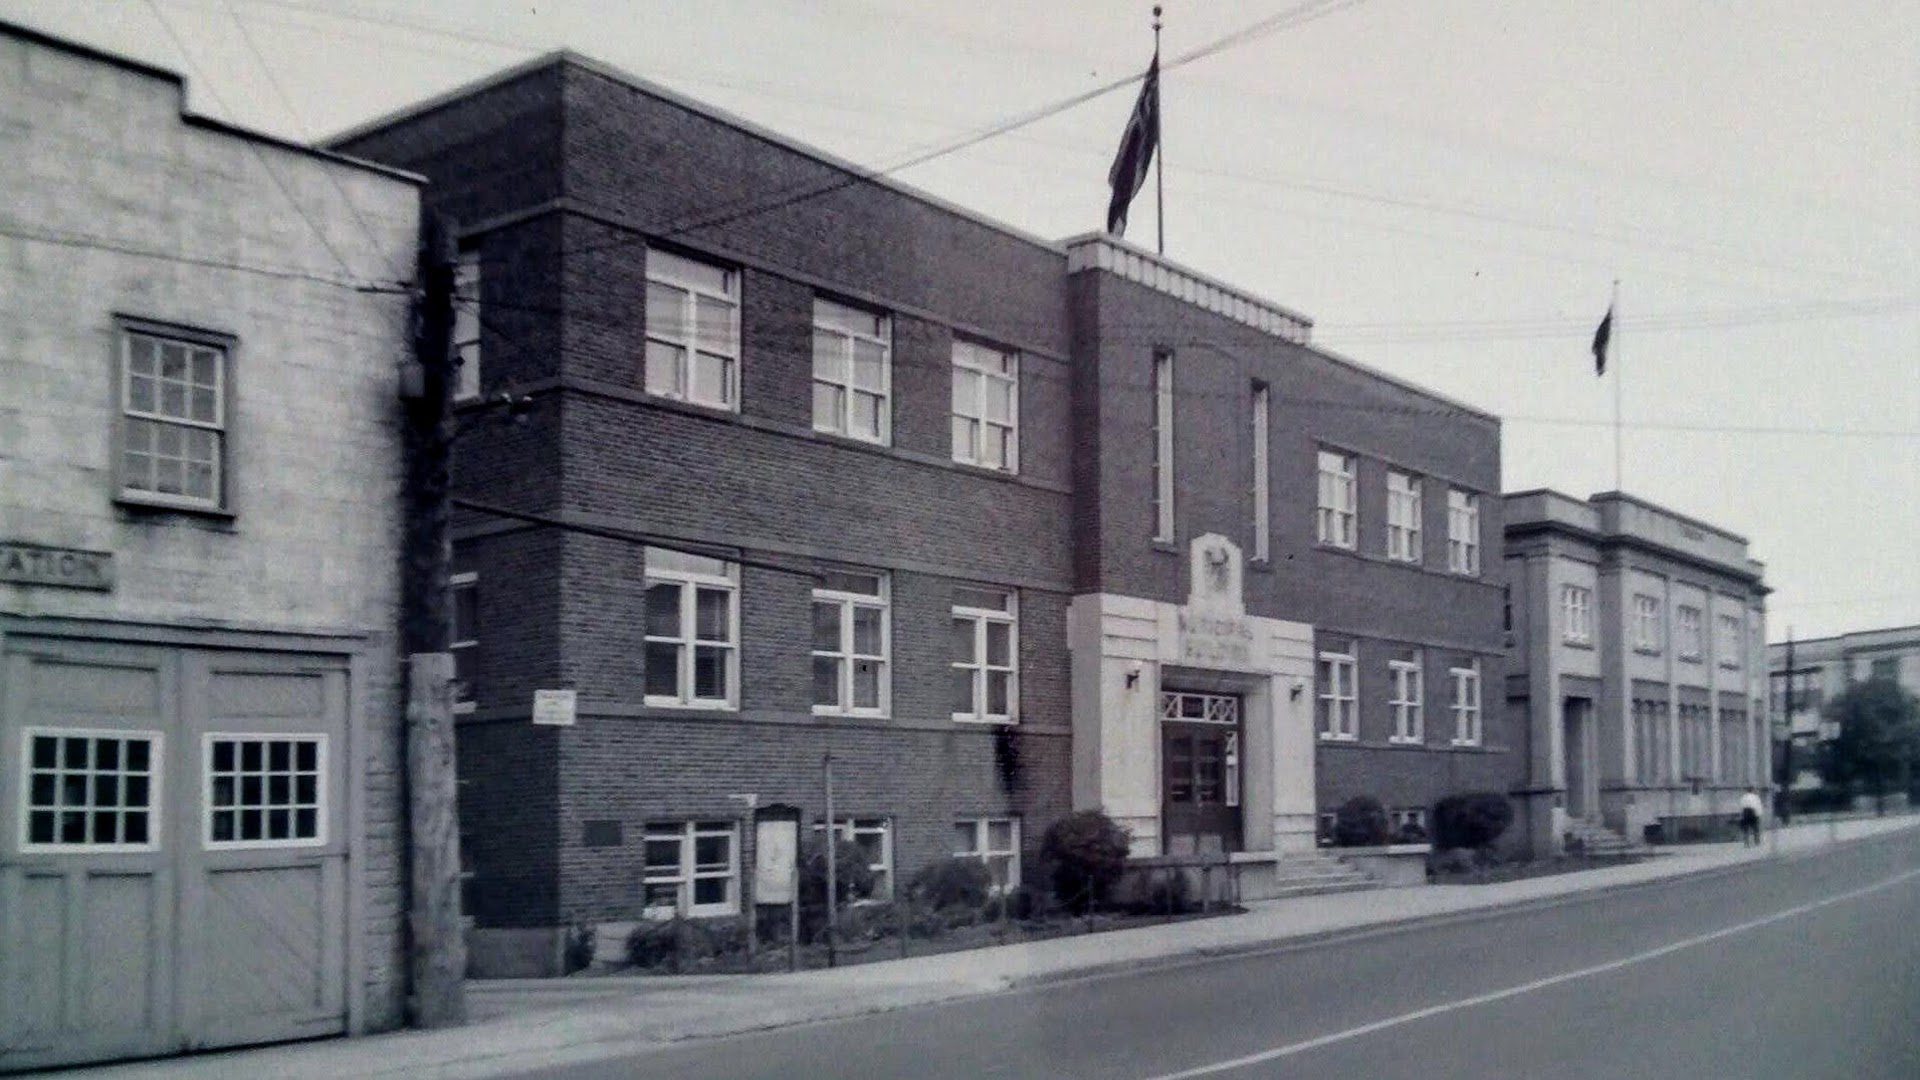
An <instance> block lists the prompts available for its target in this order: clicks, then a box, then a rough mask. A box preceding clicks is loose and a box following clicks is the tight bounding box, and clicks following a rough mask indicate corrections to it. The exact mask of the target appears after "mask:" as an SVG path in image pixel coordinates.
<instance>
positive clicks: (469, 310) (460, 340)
mask: <svg viewBox="0 0 1920 1080" xmlns="http://www.w3.org/2000/svg"><path fill="white" fill-rule="evenodd" d="M453 355H454V359H455V361H456V366H455V367H454V369H453V385H452V386H450V387H449V388H448V393H450V394H451V395H452V396H453V400H455V401H469V400H471V399H473V398H477V397H479V396H480V252H479V251H477V250H474V249H471V248H469V249H468V250H466V251H462V252H461V253H460V260H459V261H458V262H456V263H455V264H454V267H453Z"/></svg>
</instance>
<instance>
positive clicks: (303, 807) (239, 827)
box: [205, 734, 327, 848]
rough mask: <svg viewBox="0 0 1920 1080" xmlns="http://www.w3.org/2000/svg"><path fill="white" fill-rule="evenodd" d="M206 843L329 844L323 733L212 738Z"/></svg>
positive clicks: (208, 740)
mask: <svg viewBox="0 0 1920 1080" xmlns="http://www.w3.org/2000/svg"><path fill="white" fill-rule="evenodd" d="M206 753H207V775H206V794H205V798H206V805H207V820H206V835H205V841H206V845H207V846H208V847H210V848H214V847H219V848H227V847H310V846H315V845H319V844H324V843H326V842H327V835H326V832H327V807H326V784H325V782H324V780H323V777H325V776H326V774H327V738H326V736H324V735H224V734H223V735H208V736H207V737H206Z"/></svg>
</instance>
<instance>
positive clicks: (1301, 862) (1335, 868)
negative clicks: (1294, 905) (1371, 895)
mask: <svg viewBox="0 0 1920 1080" xmlns="http://www.w3.org/2000/svg"><path fill="white" fill-rule="evenodd" d="M1274 872H1275V874H1276V877H1275V881H1274V891H1273V894H1272V897H1271V898H1272V899H1275V900H1278V899H1283V898H1286V897H1290V896H1319V895H1321V894H1322V893H1342V892H1356V891H1358V890H1361V889H1378V888H1380V887H1381V885H1380V883H1379V882H1378V881H1375V880H1374V879H1373V878H1372V877H1370V876H1368V875H1367V874H1366V873H1365V872H1363V871H1361V870H1359V869H1357V868H1355V867H1353V866H1350V865H1348V864H1347V863H1344V862H1341V861H1340V860H1339V859H1338V858H1337V857H1335V856H1333V855H1329V854H1327V853H1326V852H1324V851H1289V852H1286V853H1284V854H1282V855H1281V856H1280V858H1279V860H1278V861H1277V862H1276V863H1275V864H1274Z"/></svg>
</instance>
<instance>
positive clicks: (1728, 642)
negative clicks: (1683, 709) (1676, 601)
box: [1719, 615, 1899, 670]
mask: <svg viewBox="0 0 1920 1080" xmlns="http://www.w3.org/2000/svg"><path fill="white" fill-rule="evenodd" d="M1740 644H1741V634H1740V616H1738V615H1722V616H1720V650H1719V651H1720V666H1721V667H1723V668H1737V667H1739V666H1740ZM1894 664H1895V665H1898V664H1899V660H1898V659H1896V660H1895V661H1894ZM1895 670H1898V669H1897V667H1896V669H1895Z"/></svg>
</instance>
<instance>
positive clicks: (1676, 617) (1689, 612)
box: [1673, 604, 1705, 660]
mask: <svg viewBox="0 0 1920 1080" xmlns="http://www.w3.org/2000/svg"><path fill="white" fill-rule="evenodd" d="M1673 627H1674V636H1675V638H1676V639H1677V640H1676V642H1675V648H1676V651H1678V652H1679V654H1680V659H1682V660H1698V659H1700V653H1701V650H1702V649H1704V648H1705V642H1704V641H1702V640H1701V629H1700V609H1699V608H1697V607H1691V606H1689V605H1686V604H1682V605H1680V606H1679V607H1678V608H1677V609H1675V610H1674V613H1673Z"/></svg>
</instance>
